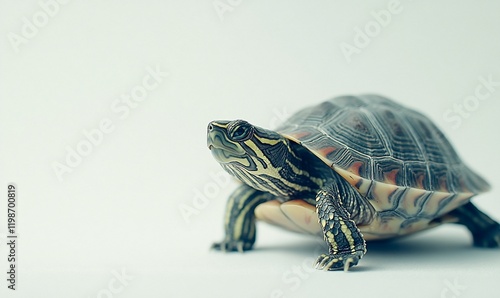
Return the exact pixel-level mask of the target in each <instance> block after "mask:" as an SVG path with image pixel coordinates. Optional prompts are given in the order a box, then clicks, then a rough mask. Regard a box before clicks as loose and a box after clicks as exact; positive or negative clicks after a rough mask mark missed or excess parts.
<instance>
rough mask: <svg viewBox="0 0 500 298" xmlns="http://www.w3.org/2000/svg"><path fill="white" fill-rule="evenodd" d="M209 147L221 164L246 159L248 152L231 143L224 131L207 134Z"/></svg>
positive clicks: (213, 131)
mask: <svg viewBox="0 0 500 298" xmlns="http://www.w3.org/2000/svg"><path fill="white" fill-rule="evenodd" d="M207 147H208V149H209V150H210V151H211V152H212V155H213V156H214V158H215V159H216V160H217V161H218V162H219V163H230V162H232V161H237V160H241V159H246V152H245V150H243V148H241V146H239V144H237V143H234V142H231V141H229V140H228V138H227V137H226V134H225V133H224V131H222V130H212V131H209V133H208V134H207Z"/></svg>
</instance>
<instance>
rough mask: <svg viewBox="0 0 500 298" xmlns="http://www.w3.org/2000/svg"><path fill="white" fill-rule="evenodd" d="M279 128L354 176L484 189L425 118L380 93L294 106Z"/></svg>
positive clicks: (435, 187)
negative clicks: (295, 108)
mask: <svg viewBox="0 0 500 298" xmlns="http://www.w3.org/2000/svg"><path fill="white" fill-rule="evenodd" d="M278 131H279V132H281V133H282V134H283V135H285V136H288V137H290V139H292V140H297V141H299V142H300V143H301V144H302V145H303V146H304V147H306V148H308V149H309V150H310V151H312V152H313V153H315V154H316V155H317V156H319V157H320V158H321V159H323V160H324V161H325V162H326V163H328V164H329V165H331V166H332V168H334V169H335V170H337V171H338V172H339V173H341V174H343V172H342V171H341V170H344V171H347V172H349V173H352V174H354V175H355V176H357V177H354V178H352V176H351V178H352V179H353V180H356V179H363V180H368V181H376V182H380V183H384V184H390V185H397V186H399V187H410V188H417V189H422V190H425V191H432V192H445V193H470V194H476V193H479V192H483V191H486V190H488V189H489V185H488V184H487V182H485V181H484V180H483V179H482V178H481V177H479V176H478V175H477V174H475V173H474V172H472V171H471V170H470V169H469V168H467V167H466V166H465V165H464V164H463V163H462V162H461V160H460V158H459V157H458V155H457V153H456V152H455V150H454V149H453V147H452V146H451V144H450V143H449V141H448V140H447V139H446V137H445V136H444V135H443V133H442V132H441V131H440V130H439V129H438V128H437V127H436V126H435V125H434V124H433V123H432V122H431V121H430V120H429V119H428V118H427V117H425V116H424V115H422V114H420V113H418V112H416V111H413V110H410V109H407V108H405V107H403V106H401V105H399V104H397V103H395V102H393V101H392V100H389V99H387V98H384V97H381V96H376V95H363V96H357V97H355V96H343V97H337V98H334V99H331V100H329V101H327V102H324V103H322V104H320V105H317V106H313V107H309V108H306V109H303V110H301V111H299V112H298V113H296V114H295V115H293V116H292V117H291V118H290V119H289V120H288V121H287V122H285V123H284V124H283V126H282V127H281V128H279V129H278ZM339 170H340V171H339ZM344 174H345V173H344ZM343 176H344V177H345V175H343ZM351 182H352V181H351Z"/></svg>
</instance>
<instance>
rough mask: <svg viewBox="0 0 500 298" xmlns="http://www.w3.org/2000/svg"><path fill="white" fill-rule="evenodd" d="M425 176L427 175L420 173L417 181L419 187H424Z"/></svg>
mask: <svg viewBox="0 0 500 298" xmlns="http://www.w3.org/2000/svg"><path fill="white" fill-rule="evenodd" d="M424 178H425V175H424V174H422V175H419V176H418V177H417V178H416V179H415V181H417V187H418V188H421V189H424Z"/></svg>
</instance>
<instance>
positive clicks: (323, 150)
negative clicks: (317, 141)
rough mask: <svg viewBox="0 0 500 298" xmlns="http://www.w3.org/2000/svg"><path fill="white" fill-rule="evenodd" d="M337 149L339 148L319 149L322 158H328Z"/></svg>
mask: <svg viewBox="0 0 500 298" xmlns="http://www.w3.org/2000/svg"><path fill="white" fill-rule="evenodd" d="M336 149H337V148H335V147H326V148H321V149H318V153H319V154H321V156H324V157H327V156H328V155H329V154H330V153H332V152H333V151H335V150H336Z"/></svg>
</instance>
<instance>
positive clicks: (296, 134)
mask: <svg viewBox="0 0 500 298" xmlns="http://www.w3.org/2000/svg"><path fill="white" fill-rule="evenodd" d="M310 134H311V133H310V132H307V131H300V132H293V133H290V134H288V135H289V136H290V137H292V138H294V139H297V140H301V139H303V138H304V137H307V136H308V135H310Z"/></svg>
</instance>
